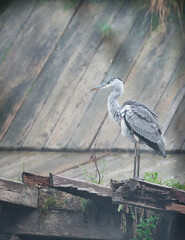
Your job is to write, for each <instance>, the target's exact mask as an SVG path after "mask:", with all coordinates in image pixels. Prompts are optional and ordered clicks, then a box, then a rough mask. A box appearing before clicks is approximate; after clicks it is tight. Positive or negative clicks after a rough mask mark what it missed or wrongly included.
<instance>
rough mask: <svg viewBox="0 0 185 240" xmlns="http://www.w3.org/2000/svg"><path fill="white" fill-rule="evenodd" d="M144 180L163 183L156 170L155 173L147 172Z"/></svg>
mask: <svg viewBox="0 0 185 240" xmlns="http://www.w3.org/2000/svg"><path fill="white" fill-rule="evenodd" d="M144 180H145V181H147V182H151V183H156V184H161V183H162V182H161V180H160V179H159V178H158V173H157V172H154V173H149V172H145V175H144Z"/></svg>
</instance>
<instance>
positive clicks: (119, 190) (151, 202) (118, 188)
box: [111, 179, 185, 214]
mask: <svg viewBox="0 0 185 240" xmlns="http://www.w3.org/2000/svg"><path fill="white" fill-rule="evenodd" d="M111 187H112V189H113V191H114V192H115V194H113V196H112V200H113V202H114V201H115V202H120V203H121V202H123V203H125V200H126V201H127V203H129V204H131V202H132V204H133V205H135V204H136V206H143V207H146V206H147V207H150V208H152V209H159V210H160V209H161V210H162V209H163V210H165V209H166V210H170V211H175V212H180V213H182V214H185V191H181V190H178V189H175V191H174V190H173V189H172V188H170V187H166V186H162V185H158V184H154V183H149V182H145V181H143V180H138V179H137V180H136V179H130V180H127V181H124V182H117V181H114V180H112V181H111Z"/></svg>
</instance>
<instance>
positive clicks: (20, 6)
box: [0, 0, 38, 64]
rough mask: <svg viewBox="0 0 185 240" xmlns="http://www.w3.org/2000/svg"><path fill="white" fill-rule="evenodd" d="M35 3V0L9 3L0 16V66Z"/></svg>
mask: <svg viewBox="0 0 185 240" xmlns="http://www.w3.org/2000/svg"><path fill="white" fill-rule="evenodd" d="M37 3H38V1H36V0H35V1H32V2H21V1H16V2H14V3H13V1H12V3H11V1H9V4H10V5H9V6H7V11H5V12H4V13H2V15H0V22H1V28H0V64H1V63H2V62H4V61H5V60H6V56H7V55H8V53H9V51H10V49H11V47H12V45H13V44H14V42H15V40H16V38H17V37H18V35H19V34H20V32H21V31H22V29H23V27H24V24H25V23H26V21H27V20H28V19H29V18H30V15H31V14H32V12H33V10H34V8H35V7H36V4H37ZM7 15H8V16H7ZM12 26H13V27H12Z"/></svg>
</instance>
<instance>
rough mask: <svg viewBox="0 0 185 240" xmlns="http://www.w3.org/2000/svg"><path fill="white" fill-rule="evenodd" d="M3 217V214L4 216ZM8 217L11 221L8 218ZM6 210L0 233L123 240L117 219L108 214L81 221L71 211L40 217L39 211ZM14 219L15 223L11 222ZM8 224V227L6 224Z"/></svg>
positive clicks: (76, 214) (56, 211) (80, 218)
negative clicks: (20, 211) (19, 211)
mask: <svg viewBox="0 0 185 240" xmlns="http://www.w3.org/2000/svg"><path fill="white" fill-rule="evenodd" d="M4 214H5V213H4ZM9 214H11V221H10V219H9V216H10V215H9ZM17 214H18V210H17V211H16V209H15V210H12V209H9V211H8V212H7V211H6V215H5V216H4V223H2V222H0V231H1V232H3V233H6V234H11V233H13V234H18V235H22V236H25V235H26V236H29V237H33V236H34V237H35V238H36V237H37V238H38V237H47V238H48V237H49V238H54V237H60V238H72V239H76V237H78V239H79V238H80V239H102V240H109V239H110V240H113V239H115V237H116V239H118V240H119V239H120V240H121V239H123V238H124V237H125V236H126V233H123V232H122V231H121V229H120V216H119V215H114V214H109V213H100V214H99V213H98V214H96V216H92V217H91V218H90V219H89V221H88V222H87V221H85V220H84V216H83V214H82V213H75V214H74V211H65V210H53V211H49V212H48V213H47V214H46V215H44V216H42V218H41V216H40V213H39V211H32V212H30V211H29V212H28V211H27V212H26V211H24V214H23V213H19V218H17V217H16V215H17ZM15 218H16V220H15ZM8 222H9V224H8Z"/></svg>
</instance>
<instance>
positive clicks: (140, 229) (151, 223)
mask: <svg viewBox="0 0 185 240" xmlns="http://www.w3.org/2000/svg"><path fill="white" fill-rule="evenodd" d="M158 219H159V217H153V216H151V218H147V219H145V220H143V219H142V218H140V224H138V225H137V229H136V231H137V233H138V234H137V235H138V240H153V238H152V230H153V229H155V228H156V221H157V220H158Z"/></svg>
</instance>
